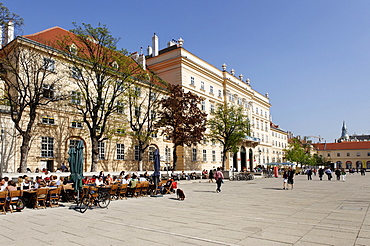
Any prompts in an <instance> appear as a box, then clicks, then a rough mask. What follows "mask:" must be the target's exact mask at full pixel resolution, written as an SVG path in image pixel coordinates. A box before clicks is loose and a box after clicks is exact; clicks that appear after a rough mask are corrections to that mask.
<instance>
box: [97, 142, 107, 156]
mask: <svg viewBox="0 0 370 246" xmlns="http://www.w3.org/2000/svg"><path fill="white" fill-rule="evenodd" d="M98 150H99V160H105V143H104V142H99V143H98Z"/></svg>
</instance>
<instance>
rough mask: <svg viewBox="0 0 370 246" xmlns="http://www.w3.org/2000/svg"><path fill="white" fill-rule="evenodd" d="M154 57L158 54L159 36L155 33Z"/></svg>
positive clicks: (153, 38)
mask: <svg viewBox="0 0 370 246" xmlns="http://www.w3.org/2000/svg"><path fill="white" fill-rule="evenodd" d="M152 47H153V57H154V56H158V36H157V35H156V34H155V33H154V36H153V37H152Z"/></svg>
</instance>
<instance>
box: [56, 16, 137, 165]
mask: <svg viewBox="0 0 370 246" xmlns="http://www.w3.org/2000/svg"><path fill="white" fill-rule="evenodd" d="M74 25H75V29H73V30H71V32H72V33H71V34H70V35H66V36H65V37H63V38H61V39H60V41H59V43H58V49H60V50H62V51H63V52H64V54H65V58H66V59H67V60H68V61H69V63H70V65H71V66H70V73H71V77H72V78H73V79H72V83H73V85H74V86H75V88H76V89H75V91H73V92H71V93H72V94H71V102H72V103H71V106H72V107H74V108H75V109H76V110H77V111H78V112H79V113H80V114H81V115H82V117H83V121H84V123H85V124H86V126H87V129H88V130H89V133H90V139H91V153H92V162H91V163H92V164H91V171H92V172H95V171H97V167H98V162H99V145H102V142H103V141H104V140H105V139H106V138H107V136H106V133H107V132H106V129H107V124H108V123H109V119H110V118H111V116H112V114H113V113H115V112H117V110H120V108H121V107H122V103H121V102H122V100H123V96H124V92H125V91H126V88H127V86H128V85H129V84H131V83H132V81H133V78H134V77H140V76H141V73H142V68H141V67H140V65H139V64H137V63H136V62H135V61H134V60H132V59H131V58H129V57H127V56H125V55H124V54H123V53H124V52H123V51H118V50H117V48H116V43H117V42H118V39H117V38H114V37H113V36H112V35H111V34H110V32H109V30H108V28H107V27H106V26H104V25H103V26H101V25H99V26H98V27H96V28H94V27H92V26H91V25H90V24H84V23H83V24H82V26H78V25H76V24H75V23H74Z"/></svg>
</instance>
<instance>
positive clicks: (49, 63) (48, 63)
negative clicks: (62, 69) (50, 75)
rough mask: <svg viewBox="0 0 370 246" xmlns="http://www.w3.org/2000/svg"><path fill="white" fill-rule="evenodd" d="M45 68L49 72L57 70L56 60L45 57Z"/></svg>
mask: <svg viewBox="0 0 370 246" xmlns="http://www.w3.org/2000/svg"><path fill="white" fill-rule="evenodd" d="M43 68H44V69H45V70H47V71H49V72H54V70H55V61H54V60H52V59H50V58H46V57H44V65H43Z"/></svg>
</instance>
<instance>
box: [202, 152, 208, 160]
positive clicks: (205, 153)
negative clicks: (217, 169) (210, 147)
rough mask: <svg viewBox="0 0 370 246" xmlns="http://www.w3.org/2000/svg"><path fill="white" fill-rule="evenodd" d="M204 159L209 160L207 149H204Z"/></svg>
mask: <svg viewBox="0 0 370 246" xmlns="http://www.w3.org/2000/svg"><path fill="white" fill-rule="evenodd" d="M203 161H207V150H205V149H204V150H203Z"/></svg>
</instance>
